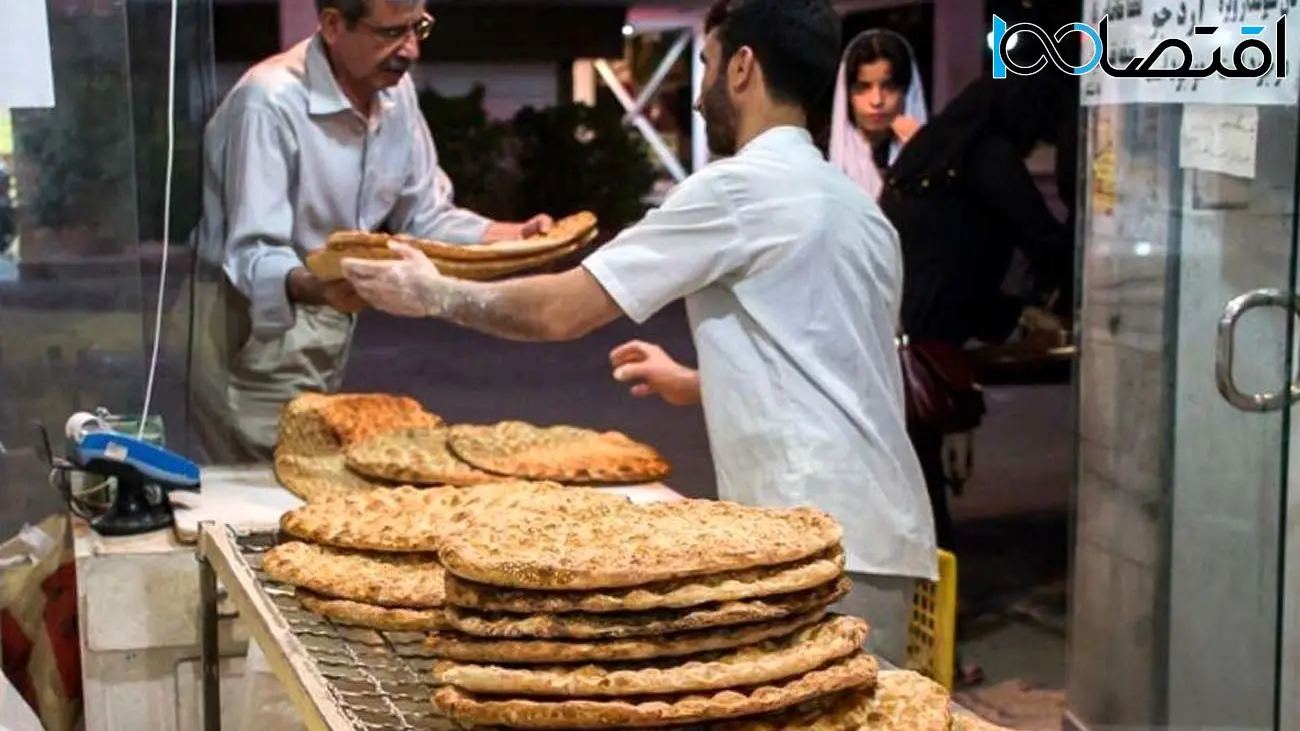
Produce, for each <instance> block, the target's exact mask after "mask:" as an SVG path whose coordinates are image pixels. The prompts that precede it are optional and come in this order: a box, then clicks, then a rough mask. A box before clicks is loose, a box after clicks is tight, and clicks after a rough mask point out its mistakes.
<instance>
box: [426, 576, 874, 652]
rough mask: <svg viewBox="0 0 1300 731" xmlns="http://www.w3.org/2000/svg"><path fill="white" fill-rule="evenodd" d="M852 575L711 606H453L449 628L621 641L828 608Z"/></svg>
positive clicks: (475, 632) (488, 633)
mask: <svg viewBox="0 0 1300 731" xmlns="http://www.w3.org/2000/svg"><path fill="white" fill-rule="evenodd" d="M852 586H853V582H852V581H851V580H850V579H849V578H848V577H840V579H839V580H837V581H833V582H830V583H828V584H826V585H825V586H819V587H817V588H816V589H813V590H811V591H801V592H797V593H794V594H783V595H781V596H767V597H757V598H754V599H746V600H744V601H734V602H722V603H720V604H707V605H704V606H701V607H687V608H686V609H663V610H658V611H654V612H622V613H617V614H532V615H524V614H481V613H478V612H474V611H473V610H469V609H461V608H459V607H447V608H446V610H445V611H446V615H447V626H448V627H451V628H452V629H455V630H457V631H459V632H464V633H465V634H467V635H473V636H475V637H492V638H509V639H523V638H540V639H572V640H618V639H627V638H629V637H654V636H656V635H663V634H668V633H673V632H689V631H692V630H701V629H707V628H709V627H727V626H731V625H740V624H749V623H752V622H768V621H772V620H779V619H785V618H788V617H794V616H798V615H800V614H804V613H807V612H811V611H814V610H817V609H825V608H827V607H829V606H830V605H832V604H834V603H835V602H837V601H839V600H840V599H842V598H844V596H845V595H847V594H848V593H849V589H850V588H851V587H852Z"/></svg>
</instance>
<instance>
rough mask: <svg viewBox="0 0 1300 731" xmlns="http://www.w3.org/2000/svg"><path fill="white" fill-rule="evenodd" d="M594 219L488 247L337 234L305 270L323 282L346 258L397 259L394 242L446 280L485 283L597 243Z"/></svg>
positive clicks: (579, 216) (573, 220) (569, 220)
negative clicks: (424, 259) (420, 257)
mask: <svg viewBox="0 0 1300 731" xmlns="http://www.w3.org/2000/svg"><path fill="white" fill-rule="evenodd" d="M596 223H597V222H596V215H595V214H594V213H591V212H590V211H582V212H579V213H575V214H573V215H571V216H566V217H564V218H562V219H560V220H559V221H556V222H555V225H554V226H552V227H551V229H550V230H549V231H547V232H546V233H544V234H538V235H536V236H530V237H528V238H526V239H520V240H518V241H498V242H495V243H492V244H468V245H464V244H449V243H444V242H441V241H432V240H429V239H418V238H414V237H411V236H405V235H396V236H390V235H388V234H382V233H370V232H367V231H337V232H335V233H334V234H332V235H331V236H330V237H329V239H328V240H326V242H325V246H324V247H322V248H320V249H318V250H316V251H314V252H312V253H311V254H309V255H308V256H307V269H308V270H310V271H311V272H312V273H313V274H315V275H316V276H317V277H319V278H321V279H324V280H333V279H341V278H342V277H343V260H345V259H371V260H380V259H396V258H398V255H397V254H396V253H395V252H394V251H392V250H391V249H389V248H388V242H389V241H398V242H401V243H403V244H406V245H408V246H411V247H413V248H415V249H418V250H420V251H421V252H423V253H424V255H425V256H427V257H429V259H430V260H432V261H433V263H434V265H435V266H437V267H438V271H439V272H441V273H442V274H445V275H446V276H449V277H456V278H457V279H469V280H476V281H485V280H490V279H497V278H500V277H506V276H510V275H513V274H519V273H521V272H525V271H528V270H531V269H536V268H538V267H541V266H543V265H546V264H549V263H551V262H554V261H557V260H559V259H562V258H564V257H566V256H568V255H570V254H573V253H574V252H576V251H578V250H579V249H581V248H582V247H584V246H586V245H588V244H590V243H591V242H593V241H595V240H596V237H597V235H598V232H597V229H596Z"/></svg>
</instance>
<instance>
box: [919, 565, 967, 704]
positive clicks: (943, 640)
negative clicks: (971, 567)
mask: <svg viewBox="0 0 1300 731" xmlns="http://www.w3.org/2000/svg"><path fill="white" fill-rule="evenodd" d="M956 656H957V557H956V556H954V555H953V554H951V553H949V552H948V551H944V550H940V551H939V581H938V582H937V583H936V582H930V581H918V582H916V597H915V598H914V599H913V600H912V623H911V626H910V627H909V628H908V640H907V667H908V669H909V670H915V671H916V672H918V673H921V674H923V675H926V676H928V677H929V678H930V679H932V680H934V681H935V682H936V683H939V684H940V685H942V686H943V687H945V688H947V689H949V690H952V681H953V666H954V664H955V662H956Z"/></svg>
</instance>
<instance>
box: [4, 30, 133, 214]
mask: <svg viewBox="0 0 1300 731" xmlns="http://www.w3.org/2000/svg"><path fill="white" fill-rule="evenodd" d="M108 25H109V26H112V23H109V24H108ZM113 30H114V29H113V28H111V27H110V28H105V19H104V18H103V17H98V16H94V15H89V14H87V15H81V14H77V15H70V16H65V15H59V14H52V16H51V18H50V36H51V46H52V50H53V58H52V61H53V67H54V79H55V88H54V96H55V104H56V106H55V107H54V108H53V109H40V110H15V111H14V113H13V119H14V157H15V159H16V161H17V166H16V167H17V171H16V172H17V173H18V177H19V182H18V185H19V186H20V188H21V196H22V200H21V203H22V206H23V211H24V217H25V218H26V219H27V220H29V221H30V222H31V223H33V224H35V225H37V226H42V227H51V228H57V227H67V226H77V225H82V226H91V227H94V228H95V229H97V230H100V231H103V232H104V234H105V236H104V238H105V240H108V239H112V238H114V235H113V233H112V232H113V231H117V232H119V235H120V232H121V231H122V230H123V227H131V228H132V229H133V227H134V221H133V220H131V219H132V218H133V215H132V214H133V213H134V211H135V201H134V186H133V185H131V182H132V180H133V178H134V173H135V169H134V159H133V146H132V135H131V130H132V126H131V106H130V105H131V100H130V97H129V92H128V90H129V88H130V84H129V81H128V78H127V64H126V57H125V55H126V49H125V45H124V42H123V34H122V33H121V32H120V31H121V29H120V27H119V28H118V29H117V30H118V31H119V32H118V33H114V32H112V31H113Z"/></svg>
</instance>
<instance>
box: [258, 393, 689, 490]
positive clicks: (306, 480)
mask: <svg viewBox="0 0 1300 731" xmlns="http://www.w3.org/2000/svg"><path fill="white" fill-rule="evenodd" d="M668 472H669V465H668V463H667V461H665V460H664V458H663V457H662V456H661V455H660V454H659V453H658V452H657V451H656V450H655V449H654V448H652V447H650V446H648V445H645V444H642V443H640V442H637V441H635V440H633V439H631V438H630V437H628V436H626V435H624V434H621V433H619V432H597V431H593V430H591V429H582V428H579V427H573V426H538V425H534V424H529V423H526V422H522V421H502V422H498V423H496V424H490V425H476V424H456V425H448V424H446V423H445V422H444V421H443V419H442V417H440V416H438V415H437V414H433V413H430V412H428V411H426V410H425V409H424V407H423V406H421V405H420V403H419V402H418V401H416V400H415V399H412V398H410V397H407V396H394V395H388V394H378V393H371V394H360V393H353V394H339V395H336V396H326V395H322V394H316V393H309V394H304V395H302V396H299V397H298V398H296V399H294V400H293V401H290V402H289V403H288V404H287V405H286V406H285V408H284V410H283V411H282V412H281V417H280V425H279V443H278V444H277V446H276V450H275V473H276V476H277V478H278V479H279V480H280V483H281V484H282V485H284V487H285V488H286V489H288V490H289V491H290V492H293V493H294V494H296V495H298V496H299V497H302V498H303V499H305V500H313V499H315V498H317V497H319V496H328V495H334V494H340V493H343V494H346V493H352V492H358V491H366V490H373V489H377V488H393V487H397V486H399V485H415V486H450V487H470V486H474V485H482V484H488V483H497V482H502V481H549V482H558V483H563V484H568V485H589V484H636V483H647V482H655V481H657V480H661V479H663V478H664V477H665V476H666V475H667V474H668Z"/></svg>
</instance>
